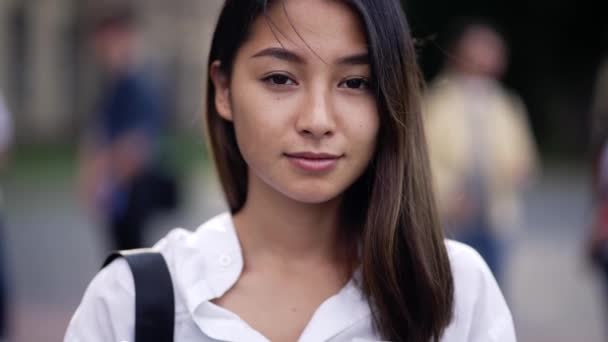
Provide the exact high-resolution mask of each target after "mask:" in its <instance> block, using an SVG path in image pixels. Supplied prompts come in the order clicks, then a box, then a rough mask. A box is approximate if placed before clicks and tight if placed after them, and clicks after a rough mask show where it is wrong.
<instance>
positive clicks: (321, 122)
mask: <svg viewBox="0 0 608 342" xmlns="http://www.w3.org/2000/svg"><path fill="white" fill-rule="evenodd" d="M296 128H297V130H298V133H300V135H302V136H305V137H308V138H313V139H322V138H325V137H330V136H332V135H333V134H334V132H335V128H336V127H335V120H334V114H333V109H332V105H331V101H330V95H329V91H325V90H320V91H317V92H316V93H314V94H312V95H311V96H309V97H308V98H307V99H306V105H304V106H302V109H301V111H300V113H299V115H298V118H297V121H296Z"/></svg>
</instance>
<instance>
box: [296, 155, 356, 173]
mask: <svg viewBox="0 0 608 342" xmlns="http://www.w3.org/2000/svg"><path fill="white" fill-rule="evenodd" d="M284 155H285V157H287V159H288V160H289V161H290V162H291V163H292V165H294V166H295V167H297V168H298V169H301V170H304V171H307V172H315V173H316V172H327V171H330V170H331V169H333V168H334V167H335V166H336V164H337V163H338V161H339V160H340V159H341V158H342V157H344V155H338V154H331V153H318V152H296V153H285V154H284Z"/></svg>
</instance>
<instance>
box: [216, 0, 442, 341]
mask: <svg viewBox="0 0 608 342" xmlns="http://www.w3.org/2000/svg"><path fill="white" fill-rule="evenodd" d="M274 2H275V1H270V0H227V1H226V3H225V5H224V7H223V10H222V12H221V14H220V17H219V21H218V23H217V26H216V30H215V33H214V36H213V41H212V46H211V52H210V56H209V67H211V63H213V62H214V61H216V60H219V61H221V68H222V72H223V73H225V75H227V76H228V77H230V75H231V71H232V64H233V63H234V59H235V55H236V54H237V52H238V49H239V48H240V46H241V45H242V44H243V43H244V42H245V41H246V40H247V39H248V36H249V34H250V28H251V25H252V23H253V22H254V20H256V19H257V18H258V17H260V16H261V15H265V13H266V10H267V7H268V6H270V5H274ZM271 3H272V4H271ZM345 3H347V4H349V5H350V6H351V7H352V9H353V10H354V11H355V12H356V13H357V14H358V15H359V17H360V18H361V22H362V24H363V26H364V28H365V31H366V34H367V39H368V44H369V49H370V51H369V52H370V57H371V66H372V76H373V79H374V80H375V81H374V88H375V93H376V99H377V105H378V112H379V113H380V132H379V134H378V137H379V138H378V141H377V147H376V153H375V155H374V157H373V160H372V161H371V162H370V165H369V166H368V169H367V170H366V172H365V173H364V175H363V176H361V178H360V179H358V180H357V181H356V182H355V183H354V184H353V185H352V186H351V187H350V188H349V189H348V190H347V192H349V195H348V196H344V197H345V201H344V203H343V205H342V217H343V220H344V222H349V223H350V224H349V228H352V227H353V226H352V225H353V224H354V229H352V230H351V231H349V234H351V236H353V237H355V238H356V241H358V243H359V248H360V251H361V253H360V260H358V262H359V263H360V265H361V270H362V283H361V284H360V285H361V288H362V290H363V293H364V294H365V295H366V297H367V299H368V302H369V304H370V308H371V309H372V312H373V317H374V324H375V327H376V329H377V331H378V332H379V333H380V335H381V336H382V337H383V338H384V339H388V340H392V341H408V342H418V341H420V342H428V341H429V340H434V341H438V340H439V339H440V337H441V335H442V334H443V331H444V330H445V328H446V326H447V325H448V324H449V323H450V321H451V319H452V310H453V309H452V307H453V293H454V285H453V280H452V272H451V268H450V263H449V259H448V255H447V251H446V247H445V244H444V241H443V234H442V230H441V227H440V224H439V221H438V218H437V212H436V207H435V200H434V197H433V194H432V186H431V177H430V170H429V161H428V156H427V147H426V141H425V137H424V129H423V122H422V115H421V110H420V102H421V99H420V97H421V85H422V79H421V77H420V72H419V68H418V65H417V62H416V55H415V50H414V47H413V42H412V37H411V34H410V30H409V26H408V24H407V21H406V19H405V16H404V14H403V12H402V9H401V6H400V4H399V2H398V1H397V0H351V1H346V0H345ZM214 98H215V89H214V87H213V84H212V82H211V80H210V79H209V80H208V88H207V113H206V124H207V133H208V137H209V141H210V146H211V149H212V154H213V157H214V160H215V164H216V167H217V170H218V173H219V177H220V181H221V184H222V187H223V189H224V193H225V195H226V198H227V201H228V205H229V206H230V209H231V211H232V212H233V213H236V212H238V211H239V210H240V209H241V208H242V207H243V205H244V204H245V201H246V198H247V164H246V163H245V161H244V159H243V157H242V155H241V153H240V151H239V149H238V146H237V143H236V137H235V132H234V127H233V125H232V123H231V122H229V121H226V120H224V119H222V118H221V116H220V115H219V114H218V113H217V110H216V108H215V102H214Z"/></svg>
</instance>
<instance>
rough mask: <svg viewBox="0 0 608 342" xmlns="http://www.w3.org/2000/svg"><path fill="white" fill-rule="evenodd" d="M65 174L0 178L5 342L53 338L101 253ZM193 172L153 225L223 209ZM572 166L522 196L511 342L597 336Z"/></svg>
mask: <svg viewBox="0 0 608 342" xmlns="http://www.w3.org/2000/svg"><path fill="white" fill-rule="evenodd" d="M70 178H71V177H70V175H56V176H51V178H50V179H49V177H46V176H44V175H43V174H42V173H41V177H40V178H36V179H37V180H36V181H32V180H30V181H24V180H23V179H21V178H20V177H19V176H16V175H12V176H10V177H9V179H7V180H6V181H5V183H6V184H5V186H4V188H5V197H6V203H5V206H6V221H7V227H6V231H5V232H4V239H5V241H3V243H4V244H5V246H6V251H5V252H6V254H7V257H8V260H7V262H8V264H9V268H10V272H11V275H12V278H11V294H12V296H11V297H12V302H13V307H12V321H13V322H12V323H13V327H14V329H13V331H14V336H13V338H12V339H11V341H14V342H31V341H60V340H61V339H62V336H63V332H64V329H65V326H66V325H67V322H68V320H69V317H70V315H71V313H72V312H73V310H74V309H75V307H76V306H77V305H78V302H79V300H80V297H81V295H82V293H83V291H84V289H85V287H86V284H87V282H88V281H89V280H90V278H91V277H92V276H93V274H94V273H95V271H96V270H97V269H98V267H99V264H100V262H101V260H102V258H103V254H104V243H105V237H104V235H103V234H102V231H100V230H99V229H98V228H97V227H95V226H94V225H93V224H91V222H90V220H88V219H87V217H86V215H85V214H84V212H83V208H82V207H81V206H80V205H79V204H78V201H77V199H76V196H75V191H74V187H73V184H72V183H71V181H70ZM209 179H212V178H211V177H210V176H205V173H204V171H202V170H198V171H197V172H196V174H195V175H192V176H191V178H190V180H189V186H188V189H189V192H188V196H187V201H186V203H187V205H186V207H185V208H184V209H183V210H182V211H181V212H180V213H179V214H178V215H175V217H173V218H165V219H163V220H160V221H158V222H156V224H155V227H157V228H155V229H154V230H153V231H152V232H151V234H150V235H149V237H148V238H149V241H150V242H152V241H154V240H156V239H157V238H158V237H160V236H161V235H162V234H163V233H164V229H162V228H159V227H171V226H183V227H186V228H195V227H196V226H197V225H198V223H200V222H202V221H204V220H205V219H206V218H208V217H210V216H212V215H214V214H215V213H217V212H219V211H221V210H222V209H223V204H222V201H221V198H220V197H219V196H218V195H217V194H218V192H217V186H215V185H214V183H213V181H209ZM587 198H588V195H587V189H586V183H585V179H584V176H583V174H582V173H581V172H574V171H568V170H566V169H561V171H557V170H553V171H548V172H546V173H545V176H544V178H543V179H542V180H541V182H539V184H538V185H537V186H535V187H534V189H532V191H530V193H529V194H528V195H527V196H526V203H527V207H526V208H527V211H526V230H525V231H524V232H523V233H522V235H521V239H520V242H519V243H518V245H517V246H516V248H514V250H513V254H512V258H511V263H510V267H509V270H508V277H507V282H506V284H505V287H506V291H507V293H508V300H509V302H510V304H511V306H512V310H513V314H514V317H515V320H516V324H517V329H518V334H519V341H522V342H560V341H564V342H566V341H568V342H570V341H587V342H599V341H602V340H603V338H602V337H603V335H602V330H601V329H602V321H603V315H602V307H601V303H602V301H603V298H602V297H601V291H600V289H599V286H598V284H597V282H596V279H595V277H594V273H593V272H591V270H590V269H589V267H588V266H587V265H586V263H585V260H584V258H583V256H584V253H583V251H582V250H581V246H582V239H583V238H584V229H586V228H585V227H586V225H587V224H588V222H587V221H588V219H587V218H588V216H589V215H588V200H587Z"/></svg>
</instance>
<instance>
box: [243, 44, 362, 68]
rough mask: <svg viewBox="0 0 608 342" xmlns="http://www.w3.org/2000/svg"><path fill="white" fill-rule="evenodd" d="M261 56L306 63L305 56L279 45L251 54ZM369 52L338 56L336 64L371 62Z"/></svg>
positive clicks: (254, 56)
mask: <svg viewBox="0 0 608 342" xmlns="http://www.w3.org/2000/svg"><path fill="white" fill-rule="evenodd" d="M259 57H272V58H276V59H280V60H284V61H287V62H292V63H297V64H306V62H305V60H304V58H302V56H300V55H298V54H297V53H295V52H293V51H290V50H287V49H284V48H278V47H272V48H267V49H263V50H261V51H259V52H258V53H256V54H255V55H253V56H251V58H259ZM369 62H370V61H369V54H368V53H367V52H363V53H358V54H354V55H350V56H345V57H341V58H338V59H337V60H336V62H335V64H339V65H365V64H370V63H369Z"/></svg>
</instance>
